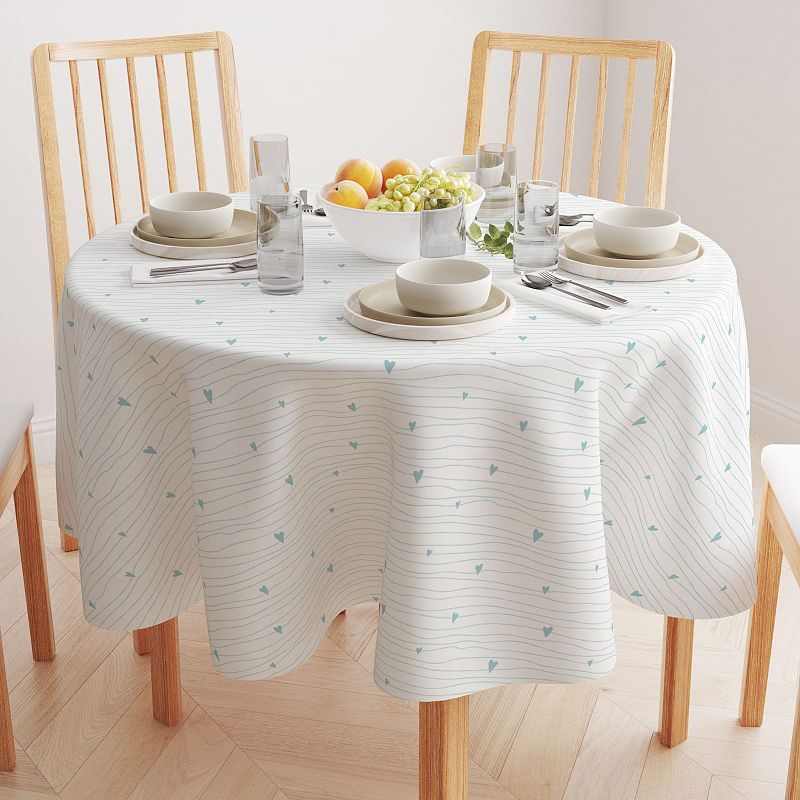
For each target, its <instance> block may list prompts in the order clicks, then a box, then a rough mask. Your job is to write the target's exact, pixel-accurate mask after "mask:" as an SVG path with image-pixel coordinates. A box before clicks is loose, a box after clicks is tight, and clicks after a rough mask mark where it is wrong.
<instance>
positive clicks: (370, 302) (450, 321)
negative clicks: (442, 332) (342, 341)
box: [358, 279, 506, 325]
mask: <svg viewBox="0 0 800 800" xmlns="http://www.w3.org/2000/svg"><path fill="white" fill-rule="evenodd" d="M358 301H359V305H360V308H361V313H362V314H363V315H364V316H365V317H371V318H372V319H376V320H379V321H381V322H394V323H396V324H398V325H460V324H463V323H465V322H478V320H482V319H488V318H489V317H493V316H495V315H496V314H500V313H502V312H503V310H504V308H505V305H506V293H505V292H504V291H503V290H502V289H501V288H499V287H498V286H492V288H491V290H490V292H489V299H488V300H487V301H486V303H485V304H484V305H483V306H481V307H480V308H478V309H476V310H475V311H471V312H470V313H469V314H459V315H458V316H454V317H429V316H425V315H424V314H419V313H418V312H416V311H411V310H410V309H408V308H406V307H405V306H404V305H403V304H402V303H401V302H400V298H399V297H398V296H397V288H396V285H395V282H394V279H390V280H388V281H381V282H380V283H373V284H372V285H371V286H365V287H364V288H363V289H362V290H361V291H360V292H359V295H358Z"/></svg>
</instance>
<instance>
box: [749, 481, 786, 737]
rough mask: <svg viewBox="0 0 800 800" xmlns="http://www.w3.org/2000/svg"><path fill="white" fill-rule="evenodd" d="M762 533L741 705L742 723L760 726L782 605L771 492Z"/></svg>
mask: <svg viewBox="0 0 800 800" xmlns="http://www.w3.org/2000/svg"><path fill="white" fill-rule="evenodd" d="M769 491H770V490H769V486H767V492H766V494H765V497H764V510H763V511H762V512H761V523H760V526H759V533H758V553H757V556H756V557H757V561H758V578H757V587H758V588H757V594H756V603H755V605H754V606H753V610H752V611H751V612H750V633H749V634H748V637H747V651H746V652H747V657H746V660H745V665H744V677H743V679H742V698H741V704H740V707H739V724H740V725H742V726H744V727H745V728H757V727H758V726H760V725H761V723H762V722H763V721H764V704H765V702H766V699H767V679H768V678H769V659H770V654H771V652H772V634H773V630H774V628H775V612H776V610H777V607H778V589H779V588H780V582H781V562H782V560H783V552H782V550H781V546H780V542H779V541H778V537H777V536H775V531H773V530H772V526H771V525H770V523H769V520H768V519H767V496H766V495H767V494H768V493H769Z"/></svg>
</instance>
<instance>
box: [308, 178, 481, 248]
mask: <svg viewBox="0 0 800 800" xmlns="http://www.w3.org/2000/svg"><path fill="white" fill-rule="evenodd" d="M484 196H485V193H484V191H483V189H481V188H480V187H479V186H478V187H476V188H475V192H474V195H473V197H474V199H473V200H472V202H470V203H467V205H466V206H464V219H465V222H466V224H467V226H469V225H470V223H472V222H474V220H475V216H476V215H477V213H478V207H479V206H480V204H481V202H482V201H483V198H484ZM319 202H320V204H321V205H322V207H323V208H324V209H325V214H326V215H327V216H328V219H329V220H330V221H331V224H332V225H333V227H334V228H336V231H337V233H338V234H339V235H340V236H341V237H342V238H343V239H344V240H345V241H346V242H347V243H348V244H350V245H352V246H353V247H354V248H355V249H356V250H358V251H359V252H360V253H363V254H364V255H365V256H367V258H372V259H375V261H389V262H391V263H394V264H402V263H404V262H406V261H414V260H415V259H418V258H419V212H417V211H408V212H404V211H396V212H395V211H366V210H362V209H360V208H347V207H346V206H340V205H336V203H330V202H328V201H327V200H325V199H324V198H323V197H322V196H321V195H320V198H319Z"/></svg>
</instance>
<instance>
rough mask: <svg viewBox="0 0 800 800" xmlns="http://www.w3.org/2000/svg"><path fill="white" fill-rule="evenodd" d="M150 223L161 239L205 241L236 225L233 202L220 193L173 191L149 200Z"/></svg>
mask: <svg viewBox="0 0 800 800" xmlns="http://www.w3.org/2000/svg"><path fill="white" fill-rule="evenodd" d="M150 221H151V222H152V223H153V227H154V228H155V229H156V231H157V232H158V233H160V234H161V235H162V236H171V237H173V238H175V239H206V238H208V237H209V236H216V235H217V234H219V233H224V232H225V231H227V230H228V228H230V227H231V224H232V223H233V200H232V199H231V198H230V197H229V196H228V195H227V194H218V193H217V192H172V193H171V194H162V195H159V196H158V197H154V198H153V199H152V200H151V201H150Z"/></svg>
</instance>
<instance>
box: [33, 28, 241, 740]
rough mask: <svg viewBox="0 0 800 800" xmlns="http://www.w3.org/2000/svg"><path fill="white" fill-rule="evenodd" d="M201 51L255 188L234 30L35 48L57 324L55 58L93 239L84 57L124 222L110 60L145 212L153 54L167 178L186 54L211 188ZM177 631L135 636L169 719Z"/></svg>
mask: <svg viewBox="0 0 800 800" xmlns="http://www.w3.org/2000/svg"><path fill="white" fill-rule="evenodd" d="M200 51H213V52H214V54H215V58H216V66H217V90H218V95H219V103H220V114H221V120H222V130H223V136H224V142H225V159H226V166H227V175H228V189H229V190H230V191H232V192H238V191H244V190H245V189H246V188H247V177H246V176H247V173H246V169H245V163H244V151H243V145H242V132H241V120H240V117H239V95H238V89H237V85H236V69H235V66H234V59H233V47H232V45H231V41H230V38H229V37H228V36H227V34H225V33H221V32H219V31H216V32H211V33H197V34H188V35H184V36H164V37H158V38H152V39H121V40H118V41H103V42H78V43H66V44H65V43H51V44H41V45H39V46H38V47H37V48H36V49H35V50H34V52H33V80H34V90H35V94H36V108H37V114H38V128H39V146H40V155H41V164H42V177H43V184H44V196H45V208H46V212H47V233H48V245H49V252H50V268H51V276H52V280H51V286H52V300H53V319H54V322H55V320H56V318H57V315H58V307H59V303H60V300H61V293H62V291H63V288H64V270H65V268H66V265H67V262H68V261H69V258H70V245H69V241H68V236H67V218H66V206H65V198H64V186H63V183H62V179H61V161H60V156H59V146H58V133H57V127H56V115H55V108H54V103H53V88H52V81H51V72H50V71H51V64H53V63H55V62H67V64H68V68H69V77H70V83H71V87H72V106H73V112H74V117H75V132H76V137H77V144H78V156H79V160H80V168H81V178H82V184H83V186H82V190H83V205H84V211H85V215H86V226H87V232H88V237H89V238H91V237H93V236H94V235H95V232H96V228H95V204H94V197H93V193H92V179H91V175H90V170H89V159H88V155H87V149H86V131H85V124H84V113H83V104H82V100H81V84H80V79H79V75H78V62H79V61H94V62H96V64H97V78H98V85H99V93H100V103H101V108H102V117H103V127H104V134H105V144H106V160H107V164H108V178H109V183H110V188H111V202H112V204H113V211H114V220H115V221H116V222H120V221H122V219H123V209H122V203H121V188H120V178H119V172H118V169H117V146H116V142H115V139H114V124H113V120H112V114H111V102H110V95H109V83H108V78H107V69H106V62H107V61H108V60H113V59H124V60H125V67H126V70H127V78H128V96H129V100H130V113H131V123H132V128H133V143H134V149H135V159H136V165H137V171H138V180H139V196H140V207H141V210H142V211H143V212H146V211H147V207H148V197H149V195H148V188H147V187H148V180H147V174H148V173H147V164H146V160H145V149H144V139H143V134H142V120H141V114H140V109H139V91H138V84H137V78H136V60H137V59H146V58H147V59H149V58H152V59H154V61H155V71H156V80H157V85H158V96H159V105H160V111H161V128H162V133H163V141H164V157H165V160H166V171H167V180H168V183H169V190H170V191H176V190H177V188H178V180H177V170H176V163H175V147H174V143H173V134H172V118H171V116H170V104H169V95H168V92H167V79H166V71H165V66H164V57H165V56H168V55H174V54H178V55H182V56H183V57H184V62H185V68H186V81H187V86H188V97H189V113H190V116H191V123H192V133H193V142H194V155H195V165H196V172H197V187H198V188H199V189H201V190H204V189H205V188H206V161H205V153H204V149H203V133H202V129H201V121H200V107H199V100H198V92H197V77H196V71H195V62H194V54H195V53H197V52H200ZM192 188H194V187H192ZM61 542H62V546H63V548H64V549H65V550H76V549H77V547H78V542H77V539H75V538H74V537H72V536H69V535H68V534H66V533H65V532H63V531H62V533H61ZM177 635H178V627H177V619H171V620H167V621H166V622H164V623H162V624H161V625H156V626H154V627H153V628H148V629H146V630H144V631H136V632H135V633H134V642H135V645H136V649H137V652H139V653H147V652H152V665H151V670H152V677H153V714H154V716H155V717H156V719H158V720H160V721H161V722H164V723H165V724H167V725H174V724H177V722H178V721H179V720H180V717H181V704H180V668H179V664H178V641H177Z"/></svg>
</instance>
